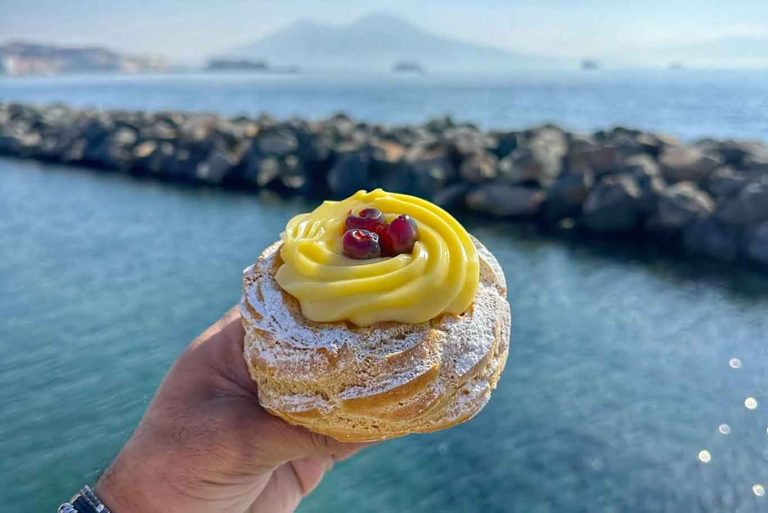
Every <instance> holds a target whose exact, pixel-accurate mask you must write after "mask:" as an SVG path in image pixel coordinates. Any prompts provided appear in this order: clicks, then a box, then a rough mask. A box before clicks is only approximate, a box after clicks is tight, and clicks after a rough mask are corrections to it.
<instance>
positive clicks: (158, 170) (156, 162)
mask: <svg viewBox="0 0 768 513" xmlns="http://www.w3.org/2000/svg"><path fill="white" fill-rule="evenodd" d="M173 154H174V147H173V144H171V143H170V142H168V141H161V142H159V143H157V144H156V145H155V146H154V149H153V150H152V152H151V153H150V154H149V155H148V156H147V158H146V159H142V160H141V163H142V167H143V170H144V172H146V173H149V174H150V175H155V176H159V175H163V174H166V171H167V170H168V169H170V168H171V167H172V165H173Z"/></svg>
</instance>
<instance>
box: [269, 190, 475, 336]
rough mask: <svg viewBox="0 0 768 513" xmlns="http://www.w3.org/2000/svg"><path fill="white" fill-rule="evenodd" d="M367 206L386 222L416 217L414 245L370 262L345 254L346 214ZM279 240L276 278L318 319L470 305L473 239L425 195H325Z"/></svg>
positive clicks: (398, 315)
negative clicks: (330, 198) (279, 262)
mask: <svg viewBox="0 0 768 513" xmlns="http://www.w3.org/2000/svg"><path fill="white" fill-rule="evenodd" d="M365 208H376V209H379V210H381V211H382V212H383V213H384V216H385V218H386V221H387V222H391V221H392V220H393V219H395V218H396V217H397V216H399V215H401V214H406V215H408V216H410V217H411V218H413V219H414V220H415V221H416V226H417V228H418V239H417V241H416V243H415V244H414V246H413V250H412V251H411V252H410V253H404V254H400V255H397V256H394V257H389V258H382V257H379V258H371V259H368V260H356V259H352V258H349V257H347V256H345V255H344V253H343V249H342V243H341V240H342V235H343V234H344V222H345V219H346V217H347V215H349V214H350V212H352V213H353V214H357V213H358V212H359V211H360V210H362V209H365ZM281 238H282V241H283V245H282V247H281V250H280V257H281V258H282V261H283V263H282V265H281V266H280V268H279V269H278V271H277V273H276V275H275V279H276V280H277V283H278V284H279V285H280V287H281V288H282V289H283V290H284V291H286V292H287V293H288V294H290V295H291V296H293V297H294V298H296V299H297V300H298V302H299V304H300V305H301V312H302V314H303V315H304V317H306V318H307V319H309V320H312V321H315V322H335V321H349V322H351V323H353V324H355V325H357V326H370V325H372V324H375V323H377V322H384V321H393V322H402V323H409V324H415V323H420V322H426V321H429V320H430V319H434V318H435V317H438V316H439V315H441V314H446V313H447V314H460V313H462V312H465V311H466V310H467V309H468V308H469V307H470V306H471V305H472V301H473V299H474V297H475V292H476V291H477V287H478V282H479V279H480V277H479V273H480V271H479V261H478V257H477V251H476V249H475V245H474V244H473V242H472V239H471V238H470V236H469V234H468V233H467V231H466V230H465V229H464V227H463V226H461V224H459V222H458V221H456V219H454V218H453V217H452V216H451V215H450V214H448V213H447V212H446V211H445V210H443V209H441V208H440V207H438V206H437V205H434V204H432V203H430V202H429V201H426V200H423V199H420V198H417V197H414V196H408V195H406V194H395V193H389V192H385V191H383V190H382V189H376V190H373V191H370V192H366V191H358V192H356V193H355V194H353V195H352V196H350V197H348V198H347V199H345V200H342V201H325V202H323V203H322V204H321V205H320V206H319V207H317V208H316V209H315V210H313V211H312V212H309V213H307V214H300V215H297V216H296V217H294V218H293V219H291V220H290V221H289V222H288V225H287V226H286V228H285V232H283V233H282V234H281Z"/></svg>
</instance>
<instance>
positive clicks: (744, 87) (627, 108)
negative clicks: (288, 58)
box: [0, 70, 768, 140]
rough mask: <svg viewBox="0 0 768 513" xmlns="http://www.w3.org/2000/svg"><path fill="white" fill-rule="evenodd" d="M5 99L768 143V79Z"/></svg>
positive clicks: (38, 91)
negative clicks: (621, 129)
mask: <svg viewBox="0 0 768 513" xmlns="http://www.w3.org/2000/svg"><path fill="white" fill-rule="evenodd" d="M4 100H5V101H8V100H16V101H26V102H34V103H48V102H56V101H63V102H67V103H69V104H72V105H78V106H90V107H104V108H117V109H152V110H158V109H184V110H196V111H213V112H220V113H225V114H231V115H237V114H251V115H253V114H259V113H261V112H268V113H270V114H272V115H274V116H277V117H280V118H283V117H288V116H294V115H295V116H305V117H307V116H308V117H311V118H321V117H327V116H330V115H333V114H335V113H336V112H339V111H344V112H347V113H349V114H350V115H352V116H354V117H356V118H358V119H362V120H366V121H378V122H387V123H406V122H420V121H425V120H427V119H429V118H431V117H435V116H442V115H445V114H450V115H453V116H454V117H455V118H456V119H457V120H462V121H470V122H474V123H477V124H479V125H481V126H484V127H487V128H526V127H529V126H531V125H535V124H540V123H545V122H556V123H561V124H563V125H564V126H566V127H568V128H571V129H574V130H594V129H600V128H606V127H609V126H613V125H626V126H632V127H636V128H644V129H648V130H656V131H661V132H666V133H670V134H674V135H678V136H680V137H682V138H685V139H691V138H697V137H706V136H718V137H738V138H757V139H763V140H766V139H768V70H765V71H749V72H747V71H729V72H722V71H691V70H679V71H671V70H657V71H618V70H599V71H594V72H585V71H559V72H544V71H539V72H528V73H522V72H521V73H520V74H518V75H486V76H482V75H481V76H478V75H463V76H462V75H440V74H427V75H424V76H409V75H393V74H350V73H345V74H342V73H310V74H297V75H268V74H267V75H259V74H239V75H238V74H220V75H210V74H208V75H206V74H200V75H155V76H152V75H147V76H74V77H53V78H39V77H34V78H23V79H22V78H5V79H4V78H2V77H1V76H0V101H4Z"/></svg>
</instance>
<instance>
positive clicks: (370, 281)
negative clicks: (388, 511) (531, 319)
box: [241, 189, 510, 442]
mask: <svg viewBox="0 0 768 513" xmlns="http://www.w3.org/2000/svg"><path fill="white" fill-rule="evenodd" d="M366 208H368V209H379V210H381V211H383V213H384V216H385V218H386V219H385V220H384V221H383V223H384V225H386V226H394V225H396V224H397V223H396V222H395V219H397V218H398V216H399V215H400V214H406V217H407V216H410V219H409V222H411V223H412V224H413V225H414V226H415V227H417V233H418V237H417V239H416V242H415V243H413V244H411V247H410V248H408V247H406V250H403V249H402V248H403V247H405V246H402V245H401V246H400V249H398V246H397V244H396V243H395V244H394V246H393V243H392V242H391V239H386V237H387V233H386V229H383V230H384V231H382V232H380V233H381V249H378V248H376V251H378V252H377V253H375V254H373V256H371V257H370V258H368V259H363V258H360V257H359V255H356V254H355V253H350V252H349V251H348V248H347V246H345V245H344V244H346V242H348V241H346V240H343V239H342V237H346V236H347V235H348V231H349V230H347V228H349V225H345V222H346V223H348V222H349V221H348V220H346V221H345V218H346V217H347V216H348V215H353V216H354V215H355V213H357V212H358V211H362V209H366ZM358 220H359V219H358ZM413 220H415V223H414V222H413ZM387 222H389V224H388V225H387ZM353 227H354V226H353ZM407 228H408V227H406V230H407ZM377 230H378V228H377ZM358 235H359V234H358ZM369 235H370V234H369ZM370 238H373V239H376V240H378V239H377V238H376V237H372V236H371V237H370ZM395 238H396V237H395ZM387 240H389V241H390V242H389V243H387V242H386V241H387ZM364 242H365V241H364ZM368 242H370V240H369V241H368ZM393 247H394V248H395V249H394V250H393V249H392V248H393ZM353 249H354V248H353ZM350 254H352V255H356V256H355V257H354V258H350V257H349V255H350ZM289 292H290V293H289ZM506 292H507V290H506V283H505V279H504V275H503V273H502V271H501V268H500V267H499V264H498V262H497V261H496V259H495V258H494V257H493V255H492V254H491V253H490V252H489V251H488V250H487V249H485V247H484V246H483V245H482V244H481V243H480V242H478V241H477V240H476V239H474V238H473V237H471V236H470V235H469V234H467V233H466V231H465V230H464V228H463V227H461V225H460V224H459V223H458V222H456V221H455V220H454V219H453V218H452V217H451V216H450V215H449V214H447V213H446V212H444V211H443V210H442V209H439V207H437V206H435V205H432V204H431V203H429V202H426V201H424V200H419V199H417V198H413V197H411V196H405V195H400V194H390V193H386V192H384V191H382V190H380V189H377V190H375V191H371V192H365V191H360V192H358V193H356V194H355V195H353V196H352V197H350V198H348V199H347V200H344V201H342V202H325V203H324V204H323V205H321V206H320V207H318V209H316V210H315V211H313V212H312V213H309V214H305V215H302V216H297V217H296V218H294V219H293V220H291V221H290V222H289V223H288V226H287V228H286V232H285V233H284V234H283V235H282V240H281V241H278V242H276V243H274V244H273V245H271V246H269V247H268V248H267V249H266V250H264V252H263V253H262V254H261V255H260V256H259V258H258V260H257V261H256V262H255V263H254V264H253V265H252V266H250V267H248V268H247V269H246V270H245V271H244V273H243V299H242V302H241V313H242V319H243V325H244V327H245V331H246V336H245V359H246V362H247V364H248V368H249V370H250V374H251V376H252V378H253V379H254V380H255V381H256V382H257V384H258V389H259V401H260V402H261V404H262V406H263V407H264V408H266V409H267V410H268V411H270V412H271V413H273V414H274V415H277V416H279V417H281V418H283V419H285V420H286V421H287V422H290V423H291V424H296V425H300V426H304V427H306V428H308V429H310V430H312V431H315V432H318V433H322V434H326V435H329V436H332V437H333V438H336V439H338V440H342V441H356V442H359V441H374V440H383V439H387V438H394V437H398V436H403V435H406V434H409V433H418V432H429V431H436V430H439V429H444V428H447V427H450V426H452V425H455V424H458V423H460V422H463V421H465V420H467V419H469V418H470V417H472V416H473V415H475V414H476V413H477V412H478V411H480V409H481V408H482V407H483V406H484V405H485V404H486V403H487V402H488V399H489V398H490V395H491V390H492V389H493V388H495V386H496V383H497V381H498V379H499V375H500V374H501V371H502V370H503V368H504V364H505V362H506V358H507V351H508V344H509V323H510V310H509V304H508V303H507V300H506Z"/></svg>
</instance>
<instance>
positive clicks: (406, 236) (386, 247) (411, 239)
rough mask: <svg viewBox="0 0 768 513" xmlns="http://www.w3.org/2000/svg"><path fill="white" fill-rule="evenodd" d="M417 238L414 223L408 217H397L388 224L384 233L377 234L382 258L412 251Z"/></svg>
mask: <svg viewBox="0 0 768 513" xmlns="http://www.w3.org/2000/svg"><path fill="white" fill-rule="evenodd" d="M418 238H419V230H418V228H417V227H416V221H414V220H413V218H411V217H410V216H408V215H405V214H403V215H401V216H398V217H397V218H396V219H395V220H394V221H392V222H391V223H389V225H388V226H387V229H386V231H385V232H384V233H379V244H380V245H381V252H382V254H383V255H384V256H396V255H401V254H403V253H410V252H411V251H413V245H414V244H415V243H416V240H417V239H418Z"/></svg>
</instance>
